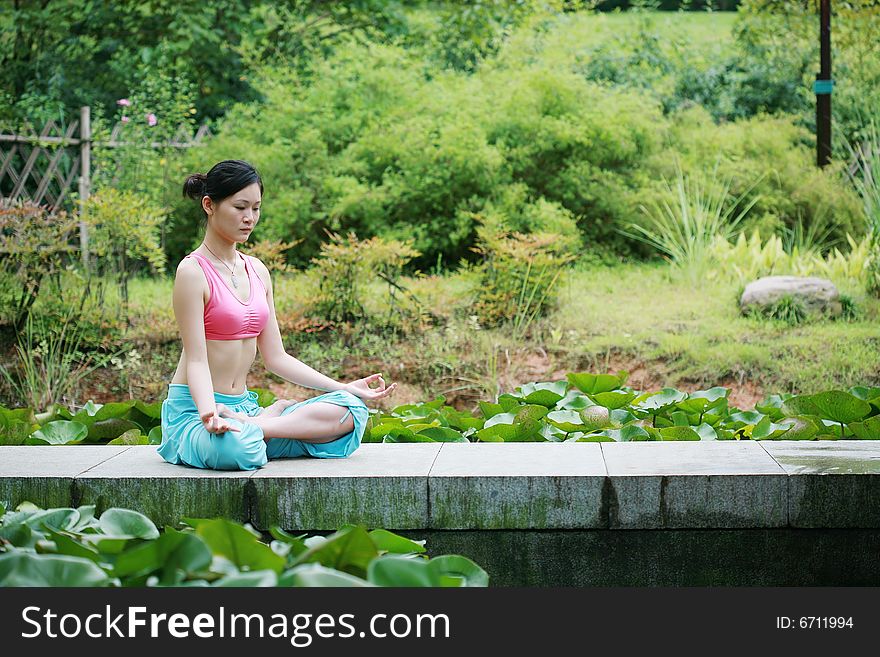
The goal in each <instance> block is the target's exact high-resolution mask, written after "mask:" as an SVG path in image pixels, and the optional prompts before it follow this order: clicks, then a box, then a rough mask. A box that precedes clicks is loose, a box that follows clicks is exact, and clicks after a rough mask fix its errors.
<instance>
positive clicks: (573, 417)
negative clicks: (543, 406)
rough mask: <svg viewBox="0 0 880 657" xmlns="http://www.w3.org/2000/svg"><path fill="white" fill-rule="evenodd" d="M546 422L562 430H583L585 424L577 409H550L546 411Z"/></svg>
mask: <svg viewBox="0 0 880 657" xmlns="http://www.w3.org/2000/svg"><path fill="white" fill-rule="evenodd" d="M546 419H547V422H549V423H550V424H552V425H553V426H554V427H557V428H559V429H561V430H563V431H566V432H571V431H584V430H586V426H585V425H584V423H583V421H582V420H581V416H580V413H578V412H577V411H551V412H549V413H547V418H546Z"/></svg>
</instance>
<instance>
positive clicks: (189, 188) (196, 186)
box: [183, 173, 208, 201]
mask: <svg viewBox="0 0 880 657" xmlns="http://www.w3.org/2000/svg"><path fill="white" fill-rule="evenodd" d="M207 181H208V176H206V175H205V174H204V173H194V174H192V175H191V176H187V179H186V182H184V183H183V195H184V196H186V197H189V198H191V199H193V200H195V201H201V200H202V197H203V196H204V195H205V187H206V185H207Z"/></svg>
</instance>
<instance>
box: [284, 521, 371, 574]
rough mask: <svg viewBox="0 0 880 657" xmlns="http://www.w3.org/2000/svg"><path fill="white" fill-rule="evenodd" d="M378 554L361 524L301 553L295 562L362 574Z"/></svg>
mask: <svg viewBox="0 0 880 657" xmlns="http://www.w3.org/2000/svg"><path fill="white" fill-rule="evenodd" d="M378 555H379V552H378V551H377V550H376V546H375V544H374V543H373V540H372V538H370V535H369V534H368V533H367V530H366V529H365V528H364V527H361V526H349V527H345V528H343V529H340V530H339V531H337V532H336V533H334V534H331V535H330V536H328V537H327V538H326V540H324V541H322V542H321V543H320V544H318V545H315V546H314V547H311V548H309V550H307V551H306V552H303V553H302V554H300V555H299V556H298V557H297V558H296V561H295V562H294V563H295V564H301V563H320V564H322V565H324V566H327V567H328V568H335V569H336V570H341V571H344V572H348V573H351V574H353V575H357V576H360V575H362V574H364V573H365V572H366V570H367V565H368V564H369V563H370V561H371V560H372V559H375V558H376V557H377V556H378Z"/></svg>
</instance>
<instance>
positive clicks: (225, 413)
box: [217, 404, 250, 422]
mask: <svg viewBox="0 0 880 657" xmlns="http://www.w3.org/2000/svg"><path fill="white" fill-rule="evenodd" d="M217 414H218V415H219V416H220V417H227V418H232V419H233V420H238V421H239V422H247V421H248V420H249V419H250V416H248V415H245V414H244V413H236V412H235V411H233V410H232V409H231V408H229V407H228V406H227V405H226V404H217Z"/></svg>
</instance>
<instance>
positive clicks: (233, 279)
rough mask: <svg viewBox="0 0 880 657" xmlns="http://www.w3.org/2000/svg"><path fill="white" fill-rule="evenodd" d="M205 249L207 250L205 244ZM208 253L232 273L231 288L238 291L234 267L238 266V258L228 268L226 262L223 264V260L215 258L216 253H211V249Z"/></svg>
mask: <svg viewBox="0 0 880 657" xmlns="http://www.w3.org/2000/svg"><path fill="white" fill-rule="evenodd" d="M205 248H206V249H208V245H207V244H205ZM208 252H209V253H210V254H211V255H212V256H214V257H215V258H217V260H220V262H222V263H223V264H224V265H226V269H228V270H229V271H230V272H232V287H234V288H236V289H238V281H236V280H235V265H237V264H238V258H236V261H235V264H233V265H232V267H230V266H229V265H227V264H226V262H225V261H224V260H222V259H221V258H219V257H218V256H217V254H216V253H214V252H213V251H211V249H208Z"/></svg>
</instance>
